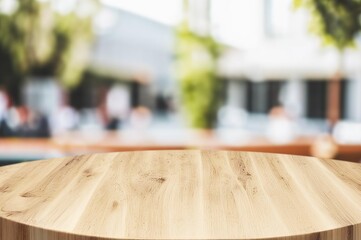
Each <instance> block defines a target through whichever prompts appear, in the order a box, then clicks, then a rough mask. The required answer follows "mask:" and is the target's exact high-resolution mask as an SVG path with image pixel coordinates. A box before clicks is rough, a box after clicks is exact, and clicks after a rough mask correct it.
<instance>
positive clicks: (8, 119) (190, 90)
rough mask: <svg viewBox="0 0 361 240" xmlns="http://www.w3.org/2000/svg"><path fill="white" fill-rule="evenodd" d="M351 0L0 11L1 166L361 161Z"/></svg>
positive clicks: (117, 2) (360, 22)
mask: <svg viewBox="0 0 361 240" xmlns="http://www.w3.org/2000/svg"><path fill="white" fill-rule="evenodd" d="M360 14H361V3H360V1H357V0H349V1H336V0H317V1H316V0H282V1H280V0H252V1H247V0H152V1H147V0H132V1H129V0H62V1H56V0H0V165H6V164H12V163H17V162H22V161H29V160H34V159H45V158H50V157H59V156H67V155H74V154H83V153H89V152H108V151H129V150H144V149H146V150H152V149H154V150H159V149H192V148H201V149H203V148H207V149H228V150H245V151H259V152H274V153H287V154H297V155H310V156H316V157H321V158H336V159H340V160H345V161H353V162H359V161H361V35H360V32H361V15H360Z"/></svg>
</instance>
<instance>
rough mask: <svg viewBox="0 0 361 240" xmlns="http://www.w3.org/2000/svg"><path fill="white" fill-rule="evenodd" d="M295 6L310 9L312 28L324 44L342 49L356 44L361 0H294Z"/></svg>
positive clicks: (359, 26)
mask: <svg viewBox="0 0 361 240" xmlns="http://www.w3.org/2000/svg"><path fill="white" fill-rule="evenodd" d="M294 6H295V7H296V8H300V7H304V8H306V9H307V10H309V11H310V13H311V22H310V30H311V32H313V33H315V34H317V35H318V36H320V37H321V38H322V40H323V43H324V44H326V45H333V46H335V47H337V49H339V50H340V51H342V50H344V49H345V48H347V47H352V46H354V45H355V43H354V39H355V37H356V36H357V34H358V33H359V31H360V28H361V22H360V14H361V0H294Z"/></svg>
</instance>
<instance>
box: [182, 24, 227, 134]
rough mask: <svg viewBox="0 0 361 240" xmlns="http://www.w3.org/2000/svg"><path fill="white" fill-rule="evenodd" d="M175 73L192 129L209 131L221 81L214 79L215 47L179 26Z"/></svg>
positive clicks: (215, 44)
mask: <svg viewBox="0 0 361 240" xmlns="http://www.w3.org/2000/svg"><path fill="white" fill-rule="evenodd" d="M177 36H178V38H177V40H178V41H177V70H178V76H179V80H180V86H181V98H182V103H183V106H184V110H185V112H186V115H187V116H188V120H189V122H190V124H191V126H192V127H195V128H206V129H209V128H212V127H213V126H214V123H215V120H216V118H217V111H218V108H219V105H220V90H221V82H220V81H219V79H217V72H216V69H217V66H216V63H217V58H218V56H219V54H220V52H221V47H220V46H219V44H218V43H217V42H216V41H215V40H214V39H213V38H212V37H210V36H199V35H197V34H195V33H193V32H192V31H190V30H189V28H188V25H187V24H185V23H183V24H182V25H181V26H180V27H179V28H178V29H177Z"/></svg>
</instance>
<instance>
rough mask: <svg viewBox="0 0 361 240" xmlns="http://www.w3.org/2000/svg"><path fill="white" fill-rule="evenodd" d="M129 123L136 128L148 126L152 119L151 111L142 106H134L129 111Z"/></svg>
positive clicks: (140, 128)
mask: <svg viewBox="0 0 361 240" xmlns="http://www.w3.org/2000/svg"><path fill="white" fill-rule="evenodd" d="M129 121H130V125H131V127H132V128H134V129H137V130H143V129H145V128H147V127H149V125H150V123H151V121H152V112H151V111H150V110H149V109H148V108H146V107H143V106H139V107H136V108H134V109H133V110H132V111H131V113H130V119H129Z"/></svg>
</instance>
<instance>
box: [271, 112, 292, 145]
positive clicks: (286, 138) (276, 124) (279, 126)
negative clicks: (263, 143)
mask: <svg viewBox="0 0 361 240" xmlns="http://www.w3.org/2000/svg"><path fill="white" fill-rule="evenodd" d="M267 137H268V138H269V140H271V141H272V142H274V143H279V144H282V143H287V142H290V141H292V140H293V139H294V138H295V124H294V121H293V119H292V118H291V117H290V116H289V114H288V113H287V111H286V110H285V108H284V107H282V106H277V107H273V108H272V109H271V111H270V112H269V123H268V126H267Z"/></svg>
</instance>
